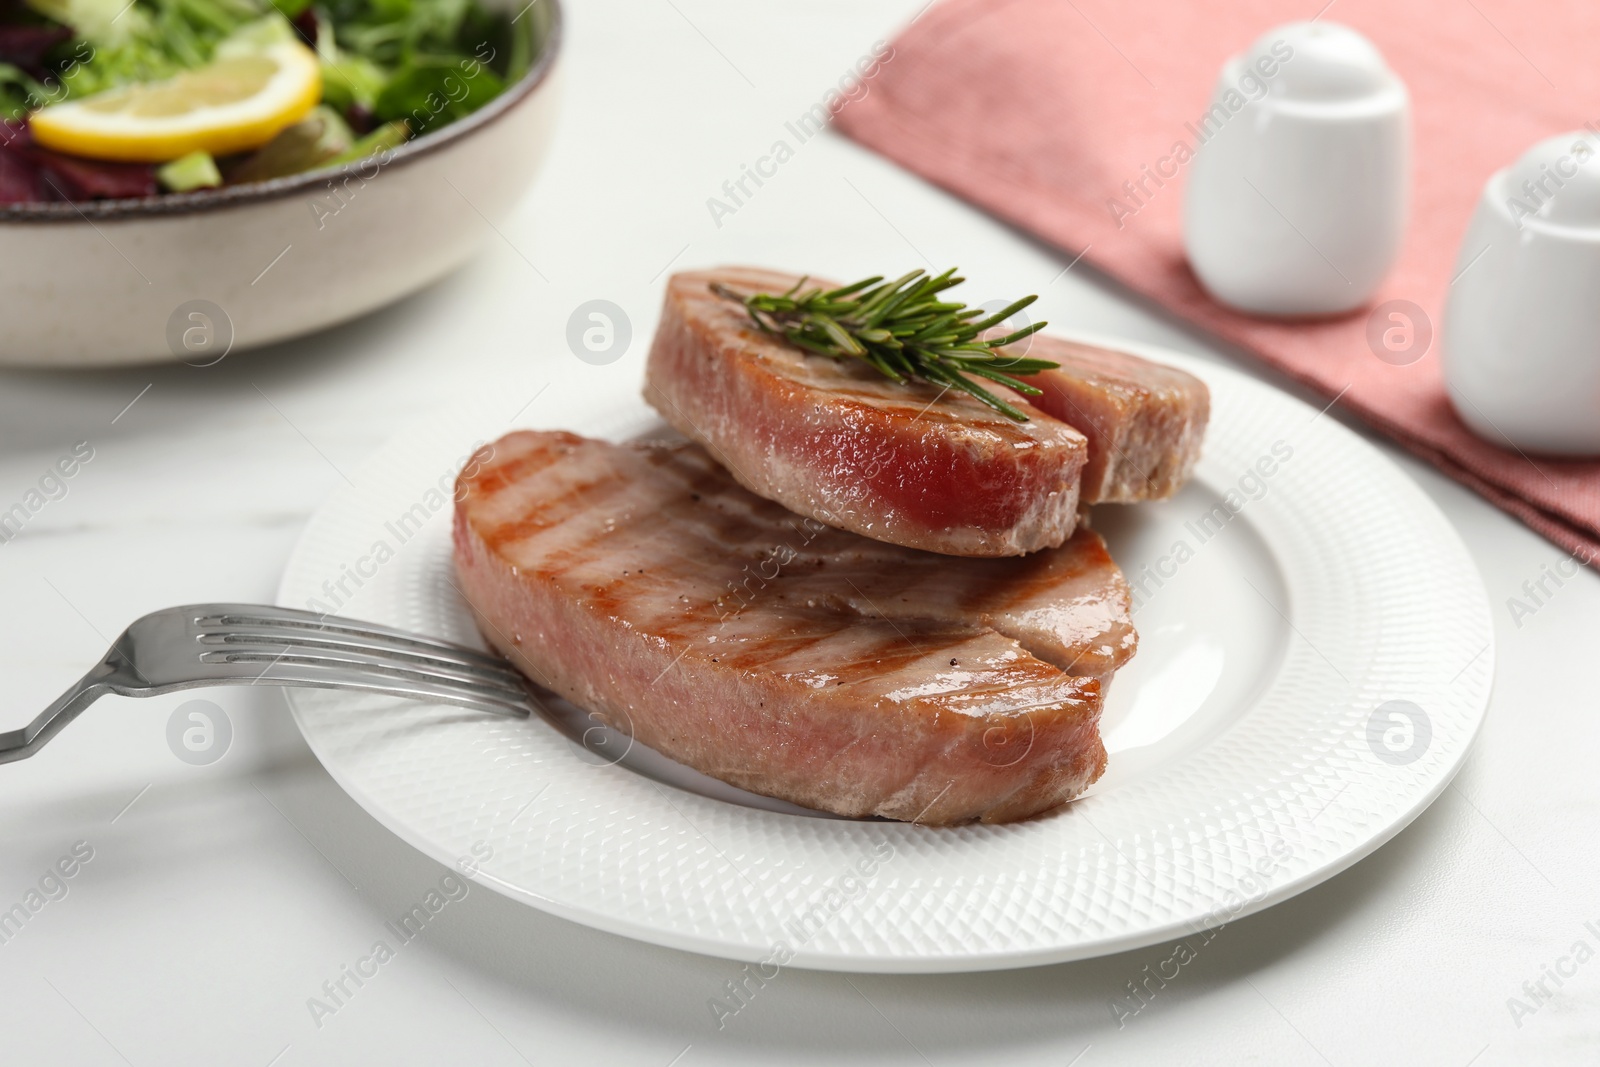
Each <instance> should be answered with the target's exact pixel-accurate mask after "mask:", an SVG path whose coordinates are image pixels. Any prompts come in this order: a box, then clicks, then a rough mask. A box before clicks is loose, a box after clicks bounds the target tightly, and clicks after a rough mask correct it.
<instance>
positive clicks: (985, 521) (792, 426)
mask: <svg viewBox="0 0 1600 1067" xmlns="http://www.w3.org/2000/svg"><path fill="white" fill-rule="evenodd" d="M797 280H798V279H797V278H796V277H794V276H792V275H788V274H777V273H774V272H772V271H762V270H753V269H748V268H728V269H723V270H718V271H704V272H690V273H684V274H677V275H674V276H673V277H672V279H671V281H669V282H668V284H667V296H666V304H665V306H664V308H663V310H662V315H661V324H660V326H658V327H657V329H656V336H655V342H654V344H653V345H652V346H651V349H650V359H649V362H648V364H647V369H646V372H645V375H646V376H645V391H644V395H645V399H646V400H648V401H649V402H650V404H651V405H652V406H654V407H655V409H656V410H657V411H659V412H660V413H661V416H662V418H664V419H666V420H667V421H668V422H669V423H671V424H672V425H673V426H674V427H676V428H677V430H678V431H679V432H680V433H682V434H683V435H684V436H686V437H689V438H691V439H693V440H695V441H698V442H700V444H702V445H704V446H705V447H706V449H707V450H709V451H710V452H711V454H712V455H713V456H715V457H716V458H717V460H718V461H719V462H720V463H722V464H723V465H724V466H726V467H727V468H728V469H729V470H730V471H731V472H732V473H733V476H734V477H735V478H736V479H738V481H739V483H740V484H741V485H743V486H744V487H745V488H746V489H749V490H750V491H751V492H754V493H756V494H757V495H759V496H764V497H766V498H767V499H769V500H776V501H777V502H778V503H780V504H783V505H784V506H785V507H787V508H789V509H790V510H792V511H796V512H799V513H800V514H802V515H808V516H811V517H812V518H816V519H820V520H821V521H823V522H825V523H827V524H828V525H830V526H837V527H839V528H840V529H844V530H850V531H852V532H854V533H858V534H862V535H864V536H866V537H872V538H876V539H877V540H880V541H888V542H890V543H892V544H897V545H906V546H908V547H911V548H921V549H926V550H928V551H930V552H944V553H949V554H951V555H957V556H1015V555H1021V554H1023V553H1025V552H1032V551H1034V550H1036V549H1040V548H1049V547H1054V546H1056V545H1060V544H1062V543H1064V542H1065V541H1066V539H1067V538H1068V537H1070V536H1071V535H1072V531H1073V528H1074V526H1075V524H1076V522H1077V513H1078V475H1079V472H1080V471H1082V469H1083V465H1084V463H1085V462H1086V460H1087V459H1088V454H1089V453H1088V444H1087V442H1086V441H1085V440H1084V437H1083V435H1082V434H1080V433H1079V432H1078V431H1076V430H1074V429H1072V428H1071V427H1070V426H1068V425H1066V424H1065V423H1062V422H1060V421H1058V420H1056V419H1053V418H1050V417H1048V416H1041V415H1038V414H1036V413H1035V414H1034V415H1033V417H1032V418H1031V419H1030V420H1029V421H1027V422H1022V423H1019V422H1014V421H1013V420H1011V419H1008V418H1006V417H1005V416H1004V415H1001V414H1000V413H999V412H997V411H994V410H992V409H991V408H989V407H987V406H985V405H984V404H982V403H980V402H979V401H977V400H974V399H973V398H972V397H970V396H967V395H966V394H964V393H959V392H950V393H943V391H942V390H941V389H940V388H939V387H937V386H933V385H930V384H928V383H926V382H914V383H911V384H909V385H898V384H896V383H894V382H891V381H890V380H889V379H887V378H885V377H883V376H882V375H881V374H879V373H878V372H877V371H875V370H873V369H872V368H871V367H869V366H867V365H866V364H864V363H862V362H860V361H859V360H848V359H847V360H836V359H830V358H827V357H825V356H814V355H808V354H806V353H805V352H804V351H803V350H801V349H799V348H796V347H794V346H793V345H790V344H789V343H787V342H785V341H783V340H782V339H779V338H775V337H772V336H770V335H768V334H766V333H763V332H762V331H761V330H759V329H757V328H756V326H755V325H754V324H753V323H752V322H751V321H750V319H749V316H748V315H747V314H746V313H745V311H744V309H743V308H742V307H741V306H740V305H739V304H737V303H734V302H733V301H730V300H726V299H724V298H722V297H719V296H717V295H716V294H714V293H713V292H711V289H710V285H711V283H712V282H719V283H721V284H722V285H725V286H727V287H728V288H730V289H732V290H734V291H736V292H741V293H753V292H780V293H781V292H783V291H784V290H786V289H788V288H789V287H790V286H791V285H793V284H794V283H795V282H796V281H797ZM996 389H997V391H1002V392H1003V391H1004V390H1003V389H1000V387H996ZM1007 398H1008V399H1013V400H1014V401H1015V400H1016V399H1019V398H1014V397H1012V396H1011V395H1010V394H1008V397H1007ZM1023 406H1025V405H1023Z"/></svg>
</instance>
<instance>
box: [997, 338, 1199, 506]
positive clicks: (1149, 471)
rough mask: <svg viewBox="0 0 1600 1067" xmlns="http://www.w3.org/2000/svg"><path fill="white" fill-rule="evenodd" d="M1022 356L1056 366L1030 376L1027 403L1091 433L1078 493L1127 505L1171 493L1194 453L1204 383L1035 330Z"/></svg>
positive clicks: (1169, 369) (1196, 455)
mask: <svg viewBox="0 0 1600 1067" xmlns="http://www.w3.org/2000/svg"><path fill="white" fill-rule="evenodd" d="M1029 340H1030V341H1031V347H1029V349H1028V355H1029V357H1031V358H1034V359H1048V360H1051V361H1053V362H1055V363H1059V364H1061V366H1060V368H1059V369H1057V370H1047V371H1042V372H1041V373H1039V374H1036V375H1034V376H1033V377H1031V378H1029V379H1028V381H1029V383H1030V384H1032V385H1033V386H1035V387H1036V388H1038V389H1041V390H1043V392H1044V395H1043V396H1036V397H1031V398H1030V400H1031V401H1032V403H1033V406H1034V407H1036V408H1038V409H1039V410H1041V411H1046V412H1049V413H1050V414H1051V415H1054V416H1055V417H1056V418H1058V419H1060V420H1061V421H1062V422H1065V423H1067V424H1068V425H1070V426H1072V427H1074V428H1075V429H1077V430H1079V431H1081V432H1082V433H1083V434H1084V436H1086V437H1087V438H1088V439H1089V462H1088V464H1087V465H1085V467H1084V468H1083V481H1082V488H1081V490H1080V499H1081V500H1082V501H1083V503H1085V504H1131V503H1134V502H1136V501H1140V500H1161V499H1165V498H1166V497H1169V496H1171V495H1172V494H1173V493H1175V492H1177V491H1178V489H1179V487H1181V486H1182V485H1183V483H1184V482H1185V481H1187V480H1188V478H1189V474H1190V472H1191V471H1193V470H1194V465H1195V461H1196V460H1198V459H1199V458H1200V443H1201V440H1202V439H1203V438H1204V437H1205V432H1206V422H1207V420H1208V419H1209V418H1210V416H1211V394H1210V391H1209V390H1207V389H1206V386H1205V383H1204V382H1202V381H1201V380H1200V379H1198V378H1196V377H1195V376H1194V375H1192V374H1187V373H1185V372H1183V371H1181V370H1178V369H1177V368H1175V367H1168V366H1165V365H1163V364H1160V363H1153V362H1151V361H1150V360H1148V359H1140V358H1139V357H1138V356H1133V355H1129V354H1128V353H1126V352H1115V351H1112V350H1111V349H1108V348H1099V347H1096V346H1094V345H1086V344H1080V343H1078V342H1076V341H1067V340H1064V339H1062V338H1060V337H1047V336H1045V335H1044V334H1036V335H1034V336H1033V337H1032V338H1030V339H1029Z"/></svg>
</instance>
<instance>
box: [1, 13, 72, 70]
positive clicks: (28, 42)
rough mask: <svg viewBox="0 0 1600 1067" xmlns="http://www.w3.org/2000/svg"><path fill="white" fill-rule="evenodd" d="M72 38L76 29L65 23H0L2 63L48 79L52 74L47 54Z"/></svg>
mask: <svg viewBox="0 0 1600 1067" xmlns="http://www.w3.org/2000/svg"><path fill="white" fill-rule="evenodd" d="M71 38H72V31H71V30H69V29H67V28H66V27H65V26H0V63H10V64H11V65H12V66H14V67H21V68H22V69H23V70H25V71H27V72H28V73H29V74H30V75H31V76H33V77H34V78H36V79H38V80H39V81H44V80H45V79H47V78H48V77H50V72H49V71H48V70H46V69H45V66H44V57H45V53H47V52H49V51H50V49H52V48H54V47H55V46H56V45H58V44H61V43H62V42H63V41H67V40H70V39H71Z"/></svg>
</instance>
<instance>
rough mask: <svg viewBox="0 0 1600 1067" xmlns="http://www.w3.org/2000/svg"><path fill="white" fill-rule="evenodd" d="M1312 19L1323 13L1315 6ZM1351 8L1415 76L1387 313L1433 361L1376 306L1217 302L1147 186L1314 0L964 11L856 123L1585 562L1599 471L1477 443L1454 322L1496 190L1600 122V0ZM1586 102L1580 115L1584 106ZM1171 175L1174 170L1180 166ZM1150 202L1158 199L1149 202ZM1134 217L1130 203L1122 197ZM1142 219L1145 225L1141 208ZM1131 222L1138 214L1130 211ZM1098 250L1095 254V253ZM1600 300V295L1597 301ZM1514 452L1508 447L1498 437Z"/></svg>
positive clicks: (1173, 220) (1171, 201)
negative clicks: (1502, 178)
mask: <svg viewBox="0 0 1600 1067" xmlns="http://www.w3.org/2000/svg"><path fill="white" fill-rule="evenodd" d="M1308 8H1309V10H1308ZM1530 10H1531V9H1529V8H1527V7H1525V6H1522V5H1520V4H1519V3H1517V2H1516V0H1408V2H1407V3H1404V4H1397V3H1394V2H1393V0H1338V2H1337V3H1335V4H1330V5H1329V8H1328V9H1327V10H1326V13H1325V14H1324V15H1323V16H1322V17H1323V18H1325V19H1330V20H1336V21H1339V22H1342V23H1344V24H1346V25H1348V26H1351V27H1353V28H1354V29H1356V30H1358V31H1360V32H1361V33H1363V34H1365V35H1366V36H1367V37H1368V38H1369V39H1371V40H1372V41H1373V42H1374V43H1375V44H1376V45H1377V46H1378V48H1379V49H1380V50H1382V52H1383V54H1384V55H1385V57H1386V58H1387V60H1388V62H1389V65H1390V66H1391V67H1392V68H1393V69H1394V70H1395V71H1396V72H1397V73H1398V74H1399V75H1400V77H1401V78H1403V79H1404V80H1405V82H1406V84H1407V85H1408V86H1409V88H1410V90H1411V94H1412V107H1413V115H1414V120H1415V131H1416V133H1415V136H1416V144H1415V186H1414V194H1413V202H1412V204H1413V206H1412V219H1411V223H1410V228H1409V230H1408V232H1407V235H1406V239H1405V243H1404V246H1403V248H1402V250H1401V255H1400V260H1399V262H1398V264H1397V265H1396V266H1395V269H1394V271H1393V272H1392V273H1391V274H1390V276H1389V278H1388V279H1387V281H1386V282H1385V284H1384V286H1383V288H1382V290H1381V291H1380V292H1379V293H1378V295H1377V296H1376V297H1375V298H1374V302H1373V303H1374V305H1375V304H1377V303H1381V302H1383V301H1386V300H1393V299H1403V300H1409V301H1412V302H1414V303H1416V304H1417V305H1419V306H1421V307H1422V308H1423V309H1424V311H1425V312H1426V314H1427V315H1428V316H1429V318H1430V319H1431V321H1432V324H1433V328H1434V336H1435V341H1434V343H1433V345H1432V346H1431V348H1430V349H1429V351H1428V352H1427V354H1426V355H1424V356H1423V357H1422V358H1421V359H1420V360H1419V361H1417V362H1414V363H1411V364H1409V365H1405V366H1396V365H1393V364H1391V363H1387V362H1384V361H1382V360H1379V359H1378V358H1377V357H1376V356H1375V355H1374V353H1373V350H1372V348H1371V347H1369V345H1368V343H1367V339H1366V337H1367V335H1366V330H1367V319H1368V317H1369V316H1368V313H1367V312H1366V311H1362V312H1358V313H1355V314H1353V315H1349V316H1346V317H1343V318H1340V319H1335V320H1331V321H1322V322H1310V323H1307V322H1300V323H1292V324H1291V323H1282V322H1270V321H1264V320H1260V319H1252V318H1249V317H1247V316H1244V315H1240V314H1238V313H1235V312H1232V311H1229V310H1228V309H1226V308H1224V307H1222V306H1221V305H1219V304H1217V303H1215V302H1213V301H1212V300H1211V299H1210V298H1209V297H1208V296H1206V294H1205V293H1204V292H1203V291H1202V290H1201V289H1200V287H1199V284H1198V283H1197V282H1196V280H1195V278H1194V275H1193V274H1192V273H1191V272H1190V270H1189V266H1188V264H1187V262H1186V260H1185V257H1184V252H1183V237H1182V215H1183V181H1184V175H1183V174H1182V173H1179V174H1178V176H1177V177H1176V178H1175V179H1173V180H1168V181H1166V183H1165V185H1164V186H1160V187H1157V186H1156V185H1155V184H1154V182H1153V181H1150V180H1145V181H1144V190H1143V191H1139V192H1138V193H1137V199H1135V198H1133V197H1130V195H1129V193H1128V190H1127V189H1126V188H1125V187H1124V185H1123V183H1124V182H1133V183H1135V186H1136V187H1137V185H1138V184H1139V183H1140V181H1141V179H1143V177H1144V173H1145V171H1144V167H1145V166H1146V165H1148V166H1150V167H1152V168H1154V167H1156V166H1157V164H1158V161H1159V160H1161V159H1162V158H1163V157H1169V156H1171V155H1172V152H1173V148H1174V145H1175V143H1176V142H1179V141H1182V142H1185V143H1186V144H1187V145H1188V146H1189V147H1191V148H1192V147H1193V146H1194V144H1195V138H1194V135H1193V134H1192V133H1191V132H1190V130H1189V128H1188V126H1187V125H1186V124H1188V123H1191V122H1194V121H1197V119H1198V117H1199V116H1200V115H1201V114H1202V112H1204V111H1205V110H1206V108H1207V106H1208V105H1209V101H1210V95H1211V90H1212V87H1213V84H1214V82H1215V79H1216V78H1217V75H1218V72H1219V70H1220V68H1221V65H1222V63H1223V61H1224V60H1225V59H1226V58H1227V57H1229V56H1230V55H1234V54H1237V53H1239V52H1241V51H1243V50H1244V49H1245V48H1246V47H1247V46H1248V45H1249V44H1250V43H1251V42H1252V41H1254V40H1255V39H1256V38H1257V37H1259V36H1260V35H1261V34H1263V33H1265V32H1266V31H1267V30H1269V29H1271V28H1272V27H1274V26H1277V25H1280V24H1283V23H1286V22H1292V21H1297V20H1301V19H1304V18H1307V17H1308V16H1310V15H1312V14H1314V13H1315V7H1314V6H1313V5H1308V4H1306V3H1305V2H1304V0H1296V2H1293V3H1290V2H1280V0H1230V2H1229V3H1227V4H1198V3H1165V4H1162V5H1161V6H1160V8H1159V10H1157V9H1153V8H1152V7H1151V6H1150V5H1148V4H1123V3H1121V2H1119V0H947V2H945V3H941V4H938V5H936V6H934V7H933V8H932V9H930V10H928V11H927V12H926V13H925V14H924V15H923V16H922V17H921V18H920V19H918V20H917V21H916V22H914V23H913V24H912V25H911V26H910V27H909V28H908V29H907V30H906V31H905V32H904V33H903V35H902V36H901V38H900V39H899V40H897V41H896V42H895V43H894V53H893V56H892V57H891V58H890V59H889V60H888V61H887V62H886V63H884V64H883V66H882V67H881V69H880V71H879V72H878V73H877V75H876V77H874V78H872V79H871V80H870V81H869V82H868V83H867V84H868V88H869V92H868V94H867V95H866V96H865V97H861V98H858V99H857V100H855V101H854V102H852V103H851V104H850V105H849V106H847V107H845V108H844V109H843V110H842V111H841V112H840V113H839V115H838V116H837V119H836V122H837V124H838V126H839V127H840V129H842V130H843V131H844V132H845V133H846V134H848V135H849V136H851V137H853V138H855V139H856V140H858V141H860V142H862V143H863V144H866V145H868V146H870V147H872V148H874V149H876V150H877V151H879V152H882V153H883V154H884V155H886V156H888V157H890V158H891V159H894V160H896V161H897V162H899V163H901V164H902V165H904V166H906V167H909V168H910V169H911V170H913V171H915V172H917V173H918V174H921V175H922V176H924V177H926V178H928V179H929V180H931V181H934V182H936V183H938V184H939V185H942V186H944V187H946V188H948V189H950V190H951V191H953V192H955V193H957V194H958V195H960V196H962V197H965V198H966V199H968V200H971V201H973V202H974V203H976V204H979V205H981V206H982V207H984V208H986V209H987V210H989V211H991V212H993V213H994V214H995V215H997V216H999V217H1001V218H1003V219H1005V220H1006V221H1008V222H1011V223H1013V224H1015V225H1017V226H1020V227H1021V228H1023V229H1025V230H1028V231H1030V232H1032V233H1034V234H1036V235H1038V236H1039V237H1041V238H1043V239H1044V240H1046V241H1049V242H1051V243H1053V244H1055V245H1058V246H1060V247H1061V248H1063V249H1065V250H1066V251H1067V252H1068V253H1069V254H1071V255H1077V254H1078V253H1079V252H1084V258H1085V261H1086V262H1088V263H1091V264H1093V265H1094V266H1095V267H1097V268H1098V269H1099V270H1101V271H1103V272H1104V273H1106V274H1108V275H1110V276H1111V277H1113V278H1115V279H1117V280H1118V281H1119V282H1121V283H1122V284H1123V285H1125V286H1127V287H1128V288H1130V289H1132V290H1134V291H1136V292H1138V293H1141V294H1143V295H1144V296H1146V297H1149V298H1150V299H1152V300H1154V301H1156V302H1157V303H1159V304H1161V305H1162V306H1164V307H1166V308H1168V309H1169V310H1171V311H1172V312H1174V313H1176V314H1177V315H1179V316H1181V317H1183V318H1185V319H1187V320H1189V321H1191V322H1193V323H1195V324H1197V325H1199V326H1201V327H1203V328H1205V329H1206V330H1208V331H1210V332H1211V333H1213V334H1216V335H1217V336H1219V337H1221V338H1223V339H1225V340H1227V341H1230V342H1232V343H1233V344H1235V345H1237V346H1239V347H1240V348H1243V349H1245V350H1247V351H1248V352H1250V353H1252V354H1254V355H1255V356H1256V357H1258V358H1259V359H1261V360H1262V361H1263V362H1265V363H1268V364H1271V365H1272V366H1274V367H1277V368H1278V369H1280V370H1282V371H1285V372H1287V373H1288V374H1290V375H1292V376H1293V377H1295V378H1297V379H1299V380H1300V381H1302V382H1304V383H1306V384H1307V385H1309V386H1311V387H1312V388H1314V389H1316V390H1318V391H1319V392H1321V393H1322V394H1323V395H1325V396H1327V397H1328V398H1330V399H1332V398H1334V397H1336V396H1337V397H1339V398H1340V399H1339V400H1338V403H1339V404H1340V405H1342V406H1344V407H1345V408H1347V409H1348V410H1349V411H1351V412H1353V413H1354V414H1356V415H1357V416H1359V417H1360V418H1362V419H1364V420H1365V421H1366V422H1368V423H1370V424H1371V425H1372V426H1374V427H1376V428H1377V429H1378V430H1380V431H1382V432H1383V433H1385V434H1388V435H1389V436H1391V437H1393V438H1394V439H1395V440H1396V441H1398V442H1399V443H1400V444H1401V445H1403V446H1404V447H1406V448H1408V449H1410V450H1411V451H1412V452H1415V453H1416V454H1417V455H1419V456H1421V457H1423V458H1425V459H1427V460H1428V461H1429V462H1431V463H1433V464H1434V465H1435V466H1437V467H1438V468H1439V469H1440V470H1442V471H1444V472H1445V473H1447V474H1449V475H1450V476H1451V477H1453V478H1455V479H1457V480H1458V481H1461V482H1463V483H1464V484H1466V485H1468V486H1471V487H1472V488H1473V489H1476V490H1477V491H1478V492H1479V493H1481V494H1483V495H1484V496H1485V497H1487V498H1488V499H1489V500H1490V501H1492V502H1493V503H1494V504H1496V505H1498V506H1499V507H1501V508H1503V509H1505V510H1506V511H1508V512H1510V513H1511V514H1513V515H1515V516H1517V517H1518V518H1520V519H1521V520H1522V521H1524V522H1526V523H1527V524H1528V525H1529V526H1531V527H1532V528H1533V529H1535V530H1537V531H1539V532H1540V533H1542V534H1544V535H1545V536H1546V537H1548V538H1549V539H1550V540H1552V541H1554V542H1555V543H1557V544H1558V545H1560V546H1562V547H1563V548H1565V549H1567V550H1568V551H1570V552H1572V553H1574V554H1575V555H1576V556H1577V558H1578V559H1580V560H1582V561H1583V562H1592V561H1593V560H1594V559H1595V558H1596V557H1597V556H1600V462H1594V461H1573V460H1557V459H1547V458H1543V457H1529V456H1524V455H1521V454H1519V453H1518V452H1516V451H1514V450H1512V449H1510V448H1509V447H1496V446H1495V445H1493V444H1490V443H1488V442H1485V441H1483V440H1480V439H1479V438H1477V437H1475V436H1473V434H1472V433H1471V432H1470V431H1469V430H1467V428H1466V427H1465V426H1464V425H1462V423H1461V422H1460V421H1459V420H1458V419H1457V417H1456V415H1455V413H1454V411H1453V410H1452V409H1451V407H1450V403H1449V401H1448V399H1447V398H1446V396H1445V390H1444V382H1443V379H1442V376H1441V372H1440V367H1439V359H1438V343H1437V334H1438V324H1439V322H1440V319H1441V316H1442V312H1443V307H1444V298H1445V292H1446V289H1447V287H1448V286H1449V283H1450V280H1451V278H1452V276H1453V274H1454V269H1455V259H1456V252H1457V247H1458V245H1459V243H1460V241H1461V237H1462V234H1463V233H1464V231H1465V229H1466V226H1467V222H1468V220H1469V219H1470V218H1471V215H1472V212H1473V209H1474V207H1475V206H1476V204H1477V201H1478V197H1479V195H1480V194H1481V192H1482V188H1483V183H1484V182H1485V181H1486V180H1487V179H1488V177H1489V175H1490V174H1491V173H1493V172H1494V171H1495V170H1498V169H1499V168H1501V167H1504V166H1506V165H1507V164H1509V163H1510V162H1511V161H1512V160H1514V159H1515V158H1516V157H1517V156H1519V155H1520V154H1521V153H1522V152H1523V150H1524V149H1526V148H1528V147H1529V146H1531V145H1532V144H1533V143H1534V142H1536V141H1539V140H1542V139H1543V138H1546V137H1549V136H1552V135H1554V134H1558V133H1561V132H1564V131H1568V130H1574V129H1579V128H1581V127H1582V126H1583V125H1584V124H1585V123H1586V122H1589V121H1591V120H1592V121H1594V122H1595V124H1596V126H1597V127H1600V64H1597V63H1595V61H1594V57H1593V44H1592V42H1594V41H1595V40H1597V39H1600V5H1595V4H1594V3H1593V2H1592V0H1557V2H1548V3H1545V4H1543V5H1541V6H1540V7H1539V12H1538V17H1537V18H1529V17H1525V16H1526V14H1527V13H1528V12H1529V11H1530ZM1586 107H1587V108H1588V110H1587V111H1586V110H1584V109H1585V108H1586ZM1162 169H1163V170H1166V171H1168V172H1169V173H1170V171H1171V169H1172V164H1170V163H1168V164H1165V165H1163V167H1162ZM1147 194H1148V195H1147ZM1113 201H1117V202H1120V203H1121V204H1122V205H1123V209H1124V210H1123V211H1120V212H1114V211H1113V210H1112V208H1111V207H1110V204H1111V202H1113ZM1130 211H1131V212H1132V213H1131V214H1130V213H1129V212H1130ZM1118 216H1120V218H1119V217H1118ZM1085 250H1087V251H1085ZM1596 296H1597V302H1600V294H1596ZM1502 444H1504V442H1502Z"/></svg>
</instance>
